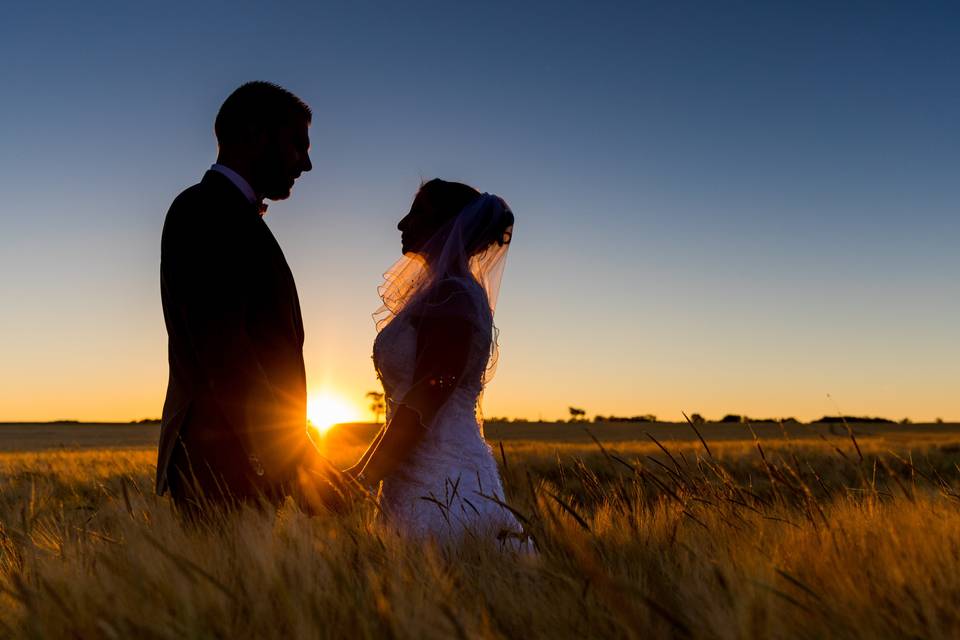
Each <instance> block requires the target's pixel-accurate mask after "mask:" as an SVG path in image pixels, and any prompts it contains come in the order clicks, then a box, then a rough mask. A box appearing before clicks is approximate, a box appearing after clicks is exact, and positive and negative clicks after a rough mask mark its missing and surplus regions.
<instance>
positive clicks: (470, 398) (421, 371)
mask: <svg viewBox="0 0 960 640" xmlns="http://www.w3.org/2000/svg"><path fill="white" fill-rule="evenodd" d="M513 220H514V218H513V213H512V212H511V210H510V207H508V206H507V203H506V202H504V201H503V199H502V198H500V197H498V196H495V195H491V194H487V193H484V194H481V193H480V192H478V191H477V190H476V189H474V188H472V187H469V186H467V185H465V184H460V183H457V182H447V181H444V180H440V179H434V180H430V181H429V182H426V183H424V184H423V185H422V186H421V187H420V190H419V191H418V192H417V195H416V197H415V198H414V201H413V205H412V206H411V208H410V213H408V214H407V215H406V216H405V217H404V218H403V219H402V220H401V221H400V223H399V224H398V225H397V228H398V229H399V230H400V232H401V243H402V252H403V254H404V255H403V257H402V258H401V259H400V260H399V261H397V262H396V263H395V264H394V265H393V267H391V268H390V270H389V271H388V272H387V273H386V274H385V280H384V283H383V285H381V287H380V289H379V292H380V296H381V298H382V299H383V306H382V307H381V308H380V309H379V310H378V311H377V313H375V314H374V318H375V319H376V320H377V330H378V334H377V337H376V340H375V341H374V345H373V361H374V365H375V367H376V370H377V375H378V376H379V378H380V381H381V382H382V383H383V389H384V392H385V394H386V400H387V421H386V424H385V425H384V427H383V428H382V429H381V430H380V432H379V433H378V434H377V436H376V437H375V438H374V440H373V442H372V443H371V444H370V446H369V447H368V449H367V450H366V452H365V453H364V454H363V456H361V458H360V460H359V461H358V462H357V463H356V464H355V465H354V466H352V467H350V468H349V469H347V470H346V471H345V473H346V474H348V475H349V476H350V477H352V478H354V479H355V480H356V481H357V482H359V483H360V484H362V485H364V486H366V487H368V488H371V489H373V488H374V487H376V486H377V484H379V483H381V482H382V485H381V489H380V507H381V514H382V517H383V518H384V519H385V520H386V521H387V522H388V523H389V524H390V525H392V526H394V527H395V528H396V529H398V530H399V531H400V532H402V533H404V534H406V535H410V536H413V537H433V538H436V539H439V540H457V539H459V538H461V537H462V536H463V535H464V534H465V533H468V532H469V533H470V534H475V535H480V536H483V537H488V538H491V539H498V540H500V541H504V540H507V539H522V538H523V537H524V536H523V533H522V529H521V526H520V523H519V522H518V521H517V519H516V517H515V516H514V515H513V514H512V513H511V512H510V511H509V510H508V509H506V508H504V507H503V506H502V503H503V500H504V496H503V487H502V484H501V481H500V476H499V473H498V471H497V466H496V462H495V461H494V458H493V454H492V452H491V450H490V447H489V446H488V445H487V443H486V441H485V440H484V439H483V424H482V419H480V418H479V417H478V416H479V403H480V397H481V395H482V392H483V388H484V386H485V384H486V383H487V382H489V381H490V378H491V376H492V373H493V369H494V366H495V364H496V356H497V339H496V336H497V330H496V328H495V326H494V324H493V311H494V306H495V303H496V298H497V292H498V289H499V286H500V278H501V276H502V274H503V267H504V259H505V258H506V253H507V248H508V246H509V244H510V240H511V237H512V232H513Z"/></svg>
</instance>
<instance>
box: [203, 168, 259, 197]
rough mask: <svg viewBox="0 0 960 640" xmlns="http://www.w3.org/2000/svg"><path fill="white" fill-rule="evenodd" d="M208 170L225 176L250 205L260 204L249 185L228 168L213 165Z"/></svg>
mask: <svg viewBox="0 0 960 640" xmlns="http://www.w3.org/2000/svg"><path fill="white" fill-rule="evenodd" d="M210 170H211V171H216V172H217V173H221V174H223V175H224V176H226V177H227V179H228V180H230V182H232V183H233V184H234V186H236V187H237V189H240V193H242V194H243V195H244V196H245V197H246V198H247V200H249V201H250V203H251V204H258V203H259V202H260V200H259V199H258V198H257V194H256V193H255V192H254V191H253V187H251V186H250V183H249V182H247V181H246V180H245V179H244V177H243V176H241V175H240V174H239V173H237V172H236V171H234V170H233V169H231V168H230V167H228V166H226V165H224V164H214V165H213V166H211V167H210Z"/></svg>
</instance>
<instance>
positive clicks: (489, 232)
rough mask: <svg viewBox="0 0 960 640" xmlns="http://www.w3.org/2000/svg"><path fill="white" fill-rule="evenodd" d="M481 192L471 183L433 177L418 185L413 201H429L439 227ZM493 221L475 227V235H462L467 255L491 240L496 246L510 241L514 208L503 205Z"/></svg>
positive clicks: (485, 247) (490, 242)
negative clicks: (502, 208) (500, 213)
mask: <svg viewBox="0 0 960 640" xmlns="http://www.w3.org/2000/svg"><path fill="white" fill-rule="evenodd" d="M480 196H481V193H480V192H479V191H477V190H476V189H474V188H473V187H471V186H470V185H467V184H463V183H462V182H448V181H447V180H441V179H440V178H434V179H433V180H428V181H426V182H424V183H423V184H421V185H420V189H419V190H418V191H417V195H416V197H415V198H414V203H415V204H416V203H417V202H421V203H425V204H428V205H429V207H430V209H431V210H432V211H433V212H434V213H435V216H436V217H435V219H434V221H433V223H434V224H435V229H438V230H439V229H440V228H441V227H443V226H444V225H445V224H446V223H448V222H450V221H451V220H452V219H453V218H454V216H456V215H457V214H458V213H460V212H461V211H463V210H464V208H466V207H467V206H468V205H469V204H470V203H472V202H474V201H475V200H476V199H477V198H479V197H480ZM492 222H493V224H490V225H483V226H481V227H479V228H477V229H476V230H475V233H474V237H472V238H465V239H464V240H465V244H466V247H467V253H468V255H473V254H477V253H480V252H482V251H484V250H486V249H487V248H488V247H490V246H491V245H493V244H494V243H496V244H497V245H499V246H503V245H505V244H509V243H510V235H511V232H510V230H511V228H512V227H513V222H514V218H513V212H511V211H510V209H509V208H507V207H504V212H503V215H501V216H500V217H499V219H498V220H496V221H492Z"/></svg>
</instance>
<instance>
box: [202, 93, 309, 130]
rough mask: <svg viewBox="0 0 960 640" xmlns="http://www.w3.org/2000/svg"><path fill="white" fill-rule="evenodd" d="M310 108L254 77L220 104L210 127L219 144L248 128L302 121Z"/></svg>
mask: <svg viewBox="0 0 960 640" xmlns="http://www.w3.org/2000/svg"><path fill="white" fill-rule="evenodd" d="M312 117H313V112H311V111H310V107H308V106H307V104H306V103H305V102H304V101H303V100H301V99H300V98H298V97H297V96H295V95H293V94H292V93H290V92H289V91H287V90H286V89H284V88H283V87H281V86H280V85H278V84H274V83H272V82H263V81H261V80H255V81H253V82H248V83H246V84H244V85H241V86H240V87H239V88H237V89H236V90H235V91H234V92H233V93H231V94H230V95H229V96H227V99H226V100H224V101H223V104H222V105H221V106H220V111H219V112H218V113H217V119H216V121H215V122H214V124H213V131H214V133H215V134H216V136H217V142H218V143H219V144H220V145H223V144H225V143H231V142H243V141H244V140H245V139H246V138H247V137H248V136H249V135H250V133H251V132H258V131H269V130H270V129H273V128H276V127H279V126H283V125H285V124H290V123H292V122H299V121H306V123H307V124H310V120H311V119H312Z"/></svg>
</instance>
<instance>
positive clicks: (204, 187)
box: [167, 180, 215, 217]
mask: <svg viewBox="0 0 960 640" xmlns="http://www.w3.org/2000/svg"><path fill="white" fill-rule="evenodd" d="M214 199H215V194H214V190H213V189H211V188H210V184H209V182H207V181H205V180H203V181H200V182H198V183H197V184H195V185H191V186H189V187H187V188H186V189H184V190H183V191H181V192H180V194H179V195H178V196H177V197H176V198H174V199H173V202H172V203H171V204H170V209H169V210H168V211H167V217H170V216H171V215H177V214H182V213H183V212H190V211H193V210H196V209H198V208H203V207H207V206H209V205H210V203H211V201H213V200H214Z"/></svg>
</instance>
